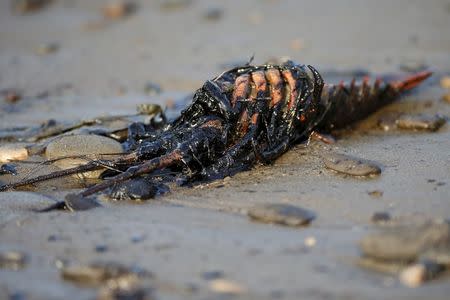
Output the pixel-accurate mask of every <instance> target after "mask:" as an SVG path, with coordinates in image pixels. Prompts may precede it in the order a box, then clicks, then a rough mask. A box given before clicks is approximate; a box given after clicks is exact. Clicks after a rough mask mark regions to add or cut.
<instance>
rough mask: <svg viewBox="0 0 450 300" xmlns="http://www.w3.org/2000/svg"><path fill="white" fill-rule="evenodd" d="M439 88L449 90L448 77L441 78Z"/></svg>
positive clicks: (449, 77)
mask: <svg viewBox="0 0 450 300" xmlns="http://www.w3.org/2000/svg"><path fill="white" fill-rule="evenodd" d="M441 87H442V88H443V89H450V76H444V77H442V78H441Z"/></svg>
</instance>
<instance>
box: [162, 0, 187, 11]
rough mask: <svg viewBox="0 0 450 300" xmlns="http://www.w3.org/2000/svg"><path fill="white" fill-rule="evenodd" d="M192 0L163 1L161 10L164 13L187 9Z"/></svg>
mask: <svg viewBox="0 0 450 300" xmlns="http://www.w3.org/2000/svg"><path fill="white" fill-rule="evenodd" d="M191 3H192V0H162V1H161V3H160V8H161V10H162V11H167V12H170V11H176V10H181V9H185V8H187V7H188V6H189V5H190V4H191Z"/></svg>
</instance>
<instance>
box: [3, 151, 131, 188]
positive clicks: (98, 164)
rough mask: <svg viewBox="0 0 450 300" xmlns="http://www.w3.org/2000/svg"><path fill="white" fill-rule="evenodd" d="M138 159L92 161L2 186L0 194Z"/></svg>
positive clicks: (128, 156)
mask: <svg viewBox="0 0 450 300" xmlns="http://www.w3.org/2000/svg"><path fill="white" fill-rule="evenodd" d="M136 158H137V156H136V155H135V153H131V154H128V155H125V156H123V157H121V158H118V159H117V160H113V161H91V162H89V163H87V164H85V165H81V166H77V167H74V168H70V169H66V170H61V171H56V172H52V173H50V174H46V175H41V176H37V177H34V178H30V179H25V180H22V181H19V182H15V183H11V184H6V185H2V186H0V192H3V191H6V190H10V189H15V188H18V187H21V186H26V185H30V184H34V183H38V182H42V181H47V180H51V179H54V178H59V177H64V176H69V175H73V174H79V173H84V172H87V171H94V170H98V169H101V168H103V167H104V165H105V164H106V165H109V166H113V167H115V166H117V165H120V164H130V163H134V162H135V161H136Z"/></svg>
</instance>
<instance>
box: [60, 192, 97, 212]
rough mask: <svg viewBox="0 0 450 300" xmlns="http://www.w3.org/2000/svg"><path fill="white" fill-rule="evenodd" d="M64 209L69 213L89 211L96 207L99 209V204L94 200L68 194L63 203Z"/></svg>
mask: <svg viewBox="0 0 450 300" xmlns="http://www.w3.org/2000/svg"><path fill="white" fill-rule="evenodd" d="M64 203H65V205H66V208H67V209H68V210H70V211H80V210H89V209H92V208H96V207H101V204H100V203H98V202H97V200H95V199H94V198H90V197H83V196H81V195H77V194H68V195H66V197H65V201H64Z"/></svg>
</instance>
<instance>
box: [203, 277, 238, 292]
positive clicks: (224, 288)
mask: <svg viewBox="0 0 450 300" xmlns="http://www.w3.org/2000/svg"><path fill="white" fill-rule="evenodd" d="M209 288H210V289H211V290H212V291H213V292H216V293H220V294H233V295H238V294H242V293H244V292H245V288H244V287H243V286H241V285H240V284H238V283H237V282H234V281H231V280H228V279H223V278H219V279H214V280H211V281H210V282H209Z"/></svg>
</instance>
